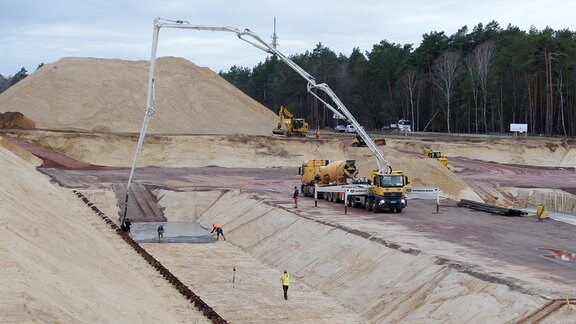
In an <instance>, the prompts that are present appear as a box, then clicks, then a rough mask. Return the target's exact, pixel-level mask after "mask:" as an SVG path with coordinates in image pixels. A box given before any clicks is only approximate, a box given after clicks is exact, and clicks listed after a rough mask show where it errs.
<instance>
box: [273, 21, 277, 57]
mask: <svg viewBox="0 0 576 324" xmlns="http://www.w3.org/2000/svg"><path fill="white" fill-rule="evenodd" d="M272 47H273V48H274V49H276V47H278V36H276V17H274V34H272Z"/></svg>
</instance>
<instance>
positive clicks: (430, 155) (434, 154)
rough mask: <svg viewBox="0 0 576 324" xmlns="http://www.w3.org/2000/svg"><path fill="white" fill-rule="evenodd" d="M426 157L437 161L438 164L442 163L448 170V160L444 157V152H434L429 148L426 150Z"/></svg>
mask: <svg viewBox="0 0 576 324" xmlns="http://www.w3.org/2000/svg"><path fill="white" fill-rule="evenodd" d="M424 156H425V157H428V158H431V159H436V160H437V161H438V162H440V163H442V165H443V166H445V167H447V168H448V158H447V157H445V156H442V152H440V151H433V150H431V149H430V148H428V147H425V148H424Z"/></svg>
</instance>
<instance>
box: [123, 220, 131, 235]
mask: <svg viewBox="0 0 576 324" xmlns="http://www.w3.org/2000/svg"><path fill="white" fill-rule="evenodd" d="M130 226H132V222H131V221H130V218H126V221H125V222H124V228H123V229H124V232H126V233H130Z"/></svg>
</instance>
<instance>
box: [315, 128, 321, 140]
mask: <svg viewBox="0 0 576 324" xmlns="http://www.w3.org/2000/svg"><path fill="white" fill-rule="evenodd" d="M314 135H316V138H320V128H316V131H315V132H314Z"/></svg>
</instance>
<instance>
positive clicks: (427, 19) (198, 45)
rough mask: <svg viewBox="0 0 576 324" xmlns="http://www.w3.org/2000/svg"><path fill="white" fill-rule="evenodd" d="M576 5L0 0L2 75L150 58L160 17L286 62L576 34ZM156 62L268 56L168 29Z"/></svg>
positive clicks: (487, 0) (496, 0)
mask: <svg viewBox="0 0 576 324" xmlns="http://www.w3.org/2000/svg"><path fill="white" fill-rule="evenodd" d="M575 13H576V1H574V0H563V1H559V0H535V1H533V0H523V1H520V0H480V1H467V0H404V1H389V0H364V1H363V0H356V1H341V0H331V1H312V0H307V1H302V0H290V1H286V0H274V1H262V0H254V1H251V0H244V1H239V0H229V1H219V0H211V1H205V0H155V1H151V0H51V1H47V0H2V1H0V74H2V75H4V76H9V75H14V74H15V73H16V72H18V71H19V70H20V68H22V67H25V68H26V69H27V70H28V72H29V73H32V72H33V71H35V70H36V67H37V66H38V65H39V64H40V63H46V64H48V63H52V62H55V61H57V60H58V59H60V58H62V57H71V56H75V57H99V58H120V59H126V60H149V59H150V48H151V43H152V22H153V20H154V18H156V17H162V18H169V19H179V20H186V21H189V22H190V23H191V24H193V25H212V26H232V27H236V28H239V29H245V28H249V29H250V30H252V31H253V32H255V33H256V34H258V35H259V36H260V37H261V38H263V39H264V40H266V41H270V42H271V36H272V33H273V21H274V17H276V20H277V23H276V30H277V35H278V37H279V45H280V46H279V47H278V49H279V50H280V51H281V52H282V53H284V54H285V55H292V54H300V53H304V52H305V51H306V50H313V49H314V48H315V46H316V45H317V44H318V43H320V42H321V43H322V44H323V45H324V46H326V47H328V48H330V49H331V50H333V51H335V52H336V53H337V54H338V53H342V54H344V55H346V56H349V55H350V53H351V51H352V49H353V48H354V47H359V48H360V50H361V51H363V52H364V51H370V50H371V49H372V45H374V44H378V43H379V42H380V41H381V40H387V41H389V42H392V43H396V44H413V45H414V47H417V46H418V45H419V44H420V41H421V40H422V35H423V34H425V33H430V32H432V31H444V32H445V33H446V34H447V35H448V36H450V35H452V34H453V33H455V32H456V31H457V30H458V29H460V28H461V27H462V26H468V28H469V29H470V30H471V29H472V28H473V27H474V26H476V25H477V24H478V23H483V24H484V25H486V24H487V23H488V22H490V21H492V20H495V21H497V22H498V23H499V24H500V26H501V27H502V28H506V27H507V26H508V24H512V25H514V26H517V27H519V28H520V29H522V30H525V31H528V30H529V29H530V27H531V26H534V27H536V28H537V29H538V30H542V29H544V28H545V27H546V26H549V27H551V28H553V29H554V30H560V29H564V28H568V29H570V30H572V31H576V18H575V16H574V14H575ZM158 56H180V57H184V58H186V59H188V60H190V61H192V62H194V63H195V64H197V65H200V66H208V67H210V68H211V69H212V70H214V71H215V72H219V71H221V70H224V71H227V70H228V69H229V68H230V67H231V66H232V65H238V66H246V67H249V68H252V67H254V66H255V65H256V64H257V63H258V62H261V61H264V60H265V58H266V54H265V53H264V52H261V51H259V50H258V49H256V48H254V47H251V46H249V45H248V44H246V43H244V42H242V41H240V40H238V38H236V36H235V35H234V34H229V33H219V32H207V31H193V30H178V29H167V28H166V29H162V30H161V32H160V42H159V46H158Z"/></svg>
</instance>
